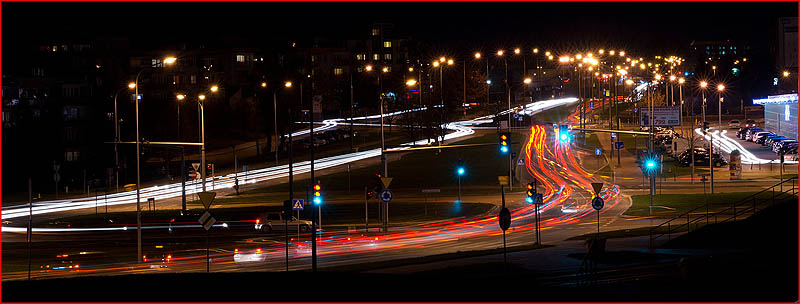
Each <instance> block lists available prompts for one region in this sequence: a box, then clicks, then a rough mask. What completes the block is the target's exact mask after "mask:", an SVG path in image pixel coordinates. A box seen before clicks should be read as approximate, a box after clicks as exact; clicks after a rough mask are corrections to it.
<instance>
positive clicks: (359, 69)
mask: <svg viewBox="0 0 800 304" xmlns="http://www.w3.org/2000/svg"><path fill="white" fill-rule="evenodd" d="M356 70H357V71H358V72H359V73H361V72H364V68H362V67H358V69H356Z"/></svg>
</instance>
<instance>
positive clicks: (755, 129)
mask: <svg viewBox="0 0 800 304" xmlns="http://www.w3.org/2000/svg"><path fill="white" fill-rule="evenodd" d="M762 131H764V130H763V129H761V128H758V127H752V128H751V129H749V130H747V133H745V135H744V137H743V138H742V139H744V140H746V141H751V139H752V137H753V134H755V133H757V132H762Z"/></svg>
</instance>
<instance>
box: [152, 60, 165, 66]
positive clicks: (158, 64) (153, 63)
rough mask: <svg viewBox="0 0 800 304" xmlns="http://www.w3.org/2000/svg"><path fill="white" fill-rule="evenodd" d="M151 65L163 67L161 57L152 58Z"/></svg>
mask: <svg viewBox="0 0 800 304" xmlns="http://www.w3.org/2000/svg"><path fill="white" fill-rule="evenodd" d="M150 66H153V67H161V66H162V64H161V59H150Z"/></svg>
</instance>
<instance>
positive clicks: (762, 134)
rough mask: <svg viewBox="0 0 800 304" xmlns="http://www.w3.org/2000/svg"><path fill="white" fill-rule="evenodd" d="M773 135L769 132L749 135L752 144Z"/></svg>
mask: <svg viewBox="0 0 800 304" xmlns="http://www.w3.org/2000/svg"><path fill="white" fill-rule="evenodd" d="M770 134H773V133H772V132H770V131H758V132H755V133H753V135H750V141H751V142H754V143H758V140H759V139H760V138H762V137H766V136H767V135H770Z"/></svg>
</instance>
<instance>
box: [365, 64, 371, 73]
mask: <svg viewBox="0 0 800 304" xmlns="http://www.w3.org/2000/svg"><path fill="white" fill-rule="evenodd" d="M364 69H365V70H367V72H370V71H372V66H371V65H367V66H366V67H364Z"/></svg>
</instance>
